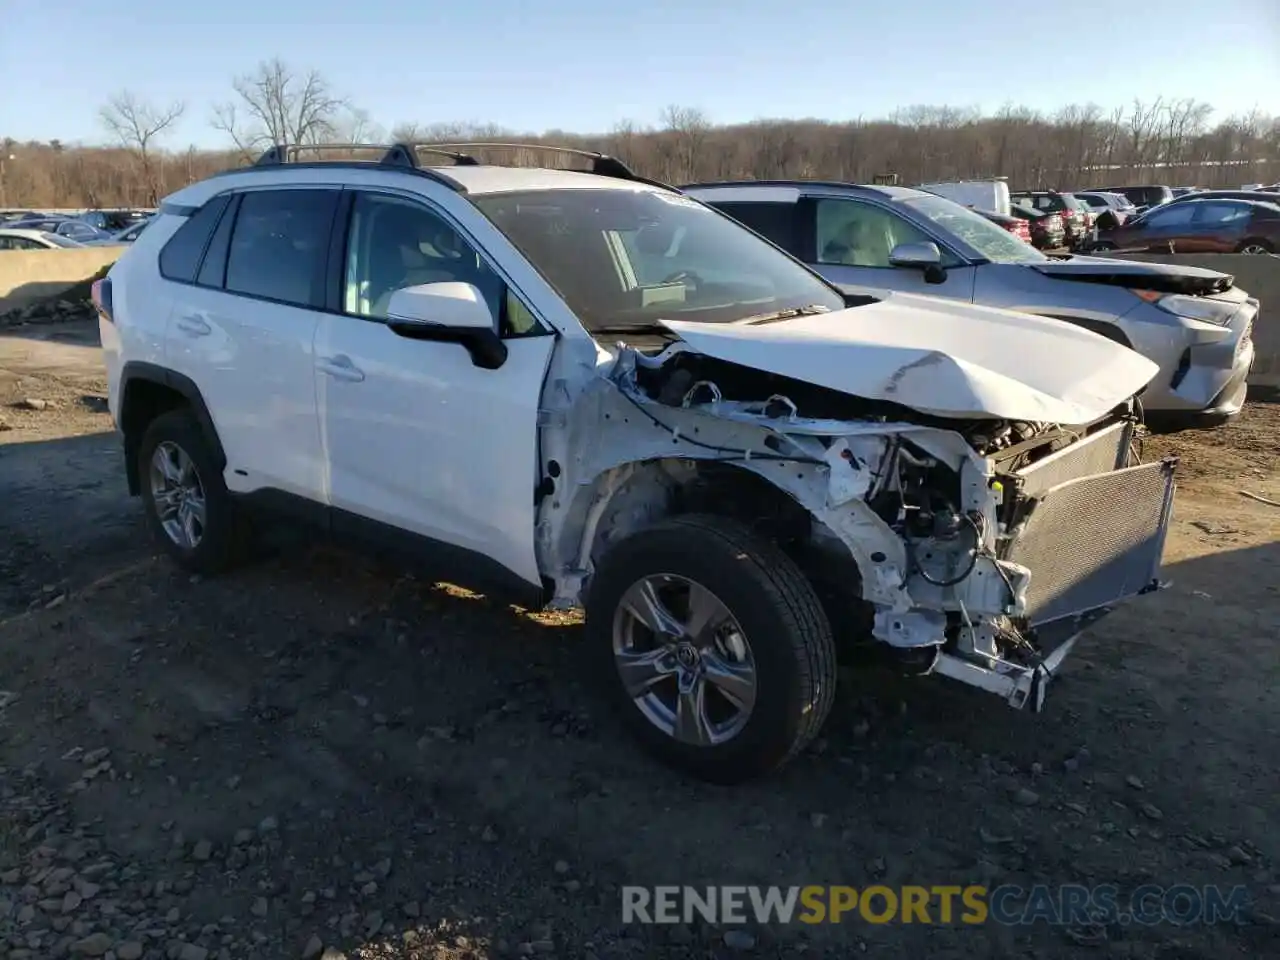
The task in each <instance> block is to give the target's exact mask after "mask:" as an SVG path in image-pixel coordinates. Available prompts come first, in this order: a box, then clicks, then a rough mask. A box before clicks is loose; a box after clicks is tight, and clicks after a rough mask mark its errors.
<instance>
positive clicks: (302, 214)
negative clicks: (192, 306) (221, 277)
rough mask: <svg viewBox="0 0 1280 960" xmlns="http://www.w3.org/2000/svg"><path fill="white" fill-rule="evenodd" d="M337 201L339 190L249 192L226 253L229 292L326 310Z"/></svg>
mask: <svg viewBox="0 0 1280 960" xmlns="http://www.w3.org/2000/svg"><path fill="white" fill-rule="evenodd" d="M338 197H339V192H338V191H337V190H315V189H305V190H259V191H253V192H250V193H245V194H244V195H243V196H242V197H241V199H240V208H239V210H238V211H237V212H236V218H235V226H234V228H233V229H232V232H231V241H230V245H229V247H228V250H227V272H226V281H225V283H224V286H225V288H226V290H227V292H228V293H239V294H244V295H246V296H250V297H261V298H262V299H264V300H275V301H277V302H279V303H288V304H293V305H294V306H300V307H321V306H323V305H324V288H325V262H326V259H327V257H328V252H329V231H330V229H331V228H332V226H333V215H334V210H335V209H336V207H337V203H338Z"/></svg>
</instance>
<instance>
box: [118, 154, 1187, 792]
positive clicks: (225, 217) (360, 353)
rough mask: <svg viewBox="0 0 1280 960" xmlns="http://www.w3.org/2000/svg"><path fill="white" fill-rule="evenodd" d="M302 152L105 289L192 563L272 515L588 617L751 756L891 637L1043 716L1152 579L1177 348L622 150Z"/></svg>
mask: <svg viewBox="0 0 1280 960" xmlns="http://www.w3.org/2000/svg"><path fill="white" fill-rule="evenodd" d="M421 149H423V148H420V147H416V146H414V145H397V146H395V147H392V148H391V149H390V150H388V151H387V153H386V155H385V156H384V157H383V158H382V159H381V160H379V161H365V162H355V161H345V160H332V161H328V162H291V161H292V160H293V159H294V157H295V154H294V152H293V151H292V150H289V149H284V148H276V149H273V150H272V151H269V152H268V154H267V155H265V156H264V157H263V159H262V160H261V161H260V162H259V163H258V164H257V165H255V166H253V167H250V168H246V169H239V170H232V171H228V172H226V173H224V174H220V175H218V176H215V177H211V178H210V179H207V180H204V181H202V182H200V183H196V184H193V185H191V186H189V187H186V188H184V189H182V190H180V191H179V192H177V193H176V194H174V195H172V196H170V197H168V198H167V199H166V200H165V201H164V204H163V206H162V207H161V209H160V212H159V214H158V215H157V217H156V218H155V220H153V221H152V224H151V226H149V227H148V228H147V230H146V231H145V232H144V233H143V234H142V235H141V236H140V237H139V238H138V240H137V242H136V243H135V244H134V245H133V247H132V248H131V249H130V250H128V251H127V252H126V253H125V254H124V255H123V256H122V257H121V258H120V260H119V261H118V262H117V263H116V264H115V266H114V267H113V268H112V270H111V272H110V274H109V276H108V277H107V278H106V279H105V280H103V281H101V282H100V283H99V284H98V287H97V290H96V291H95V299H96V301H97V303H98V307H99V312H100V315H101V332H102V343H103V346H104V348H105V356H106V363H107V368H108V373H109V377H110V406H111V413H112V416H113V417H114V419H115V422H116V424H117V426H118V428H119V430H120V432H121V434H122V436H123V442H124V449H125V454H126V463H125V465H126V470H127V474H128V481H129V488H130V490H131V492H132V493H134V494H135V495H138V494H140V495H141V497H142V499H143V502H144V504H145V506H146V511H147V516H148V519H149V523H150V525H151V526H152V528H153V529H154V532H155V534H156V535H157V537H158V538H159V541H160V542H161V543H162V544H163V545H164V547H165V548H166V549H167V550H168V552H169V553H170V554H172V556H173V557H174V558H175V559H176V560H177V561H178V562H179V563H180V564H182V565H183V566H184V567H186V568H188V569H191V570H195V571H202V572H214V571H217V570H220V569H223V568H225V567H227V566H228V565H229V564H230V563H231V562H232V561H233V560H234V559H236V558H238V557H240V556H242V553H241V548H242V547H243V545H244V544H245V541H246V532H247V529H248V524H247V522H246V518H248V517H250V516H253V515H257V514H259V511H261V510H263V509H265V510H267V511H270V512H272V513H274V514H291V515H293V516H295V517H299V516H300V517H302V518H305V519H309V520H312V521H314V522H315V523H316V524H318V525H319V526H321V527H322V528H324V529H325V530H327V531H329V532H330V533H332V534H333V535H335V536H338V537H341V538H344V539H347V538H355V539H359V540H361V541H364V542H366V543H370V544H373V545H380V546H392V545H393V546H398V547H400V548H403V550H402V553H403V555H404V556H406V557H413V558H415V559H416V560H424V561H426V562H427V563H429V564H433V566H431V567H430V568H429V569H432V570H434V571H435V572H437V573H440V574H442V575H443V576H446V577H448V578H449V579H451V580H454V581H457V582H460V583H466V584H471V585H475V586H479V587H481V588H487V589H493V590H501V589H503V588H508V589H511V590H513V591H514V595H513V596H512V599H518V600H520V601H522V602H524V603H526V604H528V603H531V602H532V603H542V604H549V605H553V606H556V607H559V608H571V607H575V606H578V605H582V606H584V607H585V608H586V613H587V631H586V636H585V639H584V641H583V642H584V643H585V644H586V645H587V647H588V652H589V655H590V656H592V657H595V658H598V660H599V666H600V668H601V672H600V677H601V683H602V685H603V688H604V689H605V690H607V691H608V694H609V696H610V697H611V698H612V699H613V700H614V701H616V704H617V705H618V706H619V707H620V708H621V710H622V715H623V716H624V717H625V718H626V720H627V722H628V724H629V725H630V726H631V727H632V729H633V730H634V731H635V732H636V734H637V736H638V737H639V738H640V739H641V740H642V741H643V742H644V743H645V744H646V745H647V746H648V747H649V748H650V749H652V750H653V751H654V752H655V753H657V754H658V755H659V756H660V757H661V758H663V759H664V760H666V761H667V762H669V763H671V764H673V765H675V766H677V767H679V768H682V769H684V770H687V771H691V772H693V773H695V774H697V775H699V776H702V777H705V778H708V779H711V780H715V781H720V782H733V781H738V780H742V779H745V778H747V777H751V776H754V775H757V774H760V773H763V772H765V771H767V770H770V769H772V768H774V767H776V766H778V765H779V764H781V763H782V762H784V761H786V760H787V759H788V758H789V757H791V756H793V755H795V753H796V752H797V751H799V750H800V749H801V748H802V747H803V746H804V745H805V744H806V743H807V742H808V741H809V740H810V739H811V738H812V737H813V736H814V734H815V733H816V732H817V731H818V729H819V728H820V727H821V726H822V723H823V721H824V720H825V718H826V716H827V713H828V711H829V709H830V706H831V703H832V698H833V696H834V693H835V686H836V661H837V654H838V653H840V654H841V655H843V653H844V652H845V651H846V650H847V649H848V648H850V647H852V646H856V645H857V644H859V643H865V644H868V645H871V646H874V647H876V648H878V649H882V650H884V651H886V652H890V653H892V654H893V655H894V656H895V658H896V660H897V662H898V663H900V664H901V666H902V667H903V669H906V670H910V671H912V672H915V673H929V672H936V673H940V674H943V675H945V676H949V677H952V678H955V679H958V680H961V681H963V682H965V683H969V684H973V685H976V686H978V687H981V688H984V689H987V690H989V691H991V692H993V693H996V694H998V695H999V696H1001V697H1003V698H1005V699H1006V700H1008V701H1009V702H1010V703H1011V704H1012V705H1013V706H1015V707H1022V706H1024V705H1026V704H1027V703H1030V704H1031V705H1032V708H1033V709H1036V710H1038V709H1040V707H1041V705H1042V702H1043V696H1044V688H1045V684H1046V682H1047V681H1048V679H1049V677H1050V675H1051V674H1052V673H1053V671H1054V669H1055V668H1056V667H1057V665H1058V664H1059V663H1060V662H1061V660H1062V658H1063V657H1064V656H1065V654H1066V652H1067V651H1068V650H1069V649H1070V647H1071V645H1072V643H1073V642H1074V640H1075V637H1076V636H1077V635H1078V634H1079V631H1080V629H1081V627H1082V625H1083V624H1084V623H1086V622H1087V621H1088V620H1090V619H1091V618H1093V617H1095V616H1096V615H1098V614H1099V613H1101V612H1104V611H1105V610H1106V609H1107V608H1109V607H1110V606H1111V605H1112V604H1114V603H1115V602H1116V601H1118V600H1121V599H1123V598H1126V597H1129V596H1132V595H1134V594H1138V593H1142V592H1145V591H1146V590H1147V589H1149V588H1151V587H1152V586H1153V585H1155V582H1156V581H1155V578H1156V575H1157V572H1158V569H1159V562H1160V553H1161V547H1162V543H1163V538H1164V533H1165V529H1166V526H1167V524H1168V518H1169V510H1170V503H1171V499H1172V490H1173V479H1172V474H1173V465H1172V463H1171V462H1169V461H1163V462H1158V463H1151V464H1147V465H1136V463H1137V457H1136V455H1135V452H1134V451H1135V448H1136V445H1135V444H1134V443H1133V439H1134V433H1135V430H1136V429H1137V425H1138V419H1139V416H1138V414H1137V413H1135V410H1136V406H1135V404H1134V402H1133V401H1132V397H1133V395H1134V394H1135V393H1137V392H1138V391H1139V390H1140V389H1141V388H1142V387H1143V386H1144V385H1145V384H1146V383H1147V381H1148V380H1149V379H1150V378H1151V376H1152V375H1153V373H1154V372H1155V370H1156V368H1155V365H1154V364H1152V363H1151V362H1149V361H1148V360H1145V359H1144V358H1142V357H1141V356H1139V355H1138V354H1136V353H1133V352H1132V351H1130V350H1128V349H1126V348H1124V347H1121V346H1118V345H1116V344H1115V343H1113V342H1111V341H1110V340H1107V339H1105V338H1103V337H1100V336H1097V335H1095V334H1093V333H1090V332H1088V331H1085V330H1082V329H1079V328H1076V327H1072V326H1069V325H1066V324H1062V323H1059V322H1058V321H1054V320H1048V319H1042V318H1037V317H1028V316H1022V315H1018V314H1012V313H1007V312H1005V311H1000V310H993V309H988V308H983V307H977V306H973V305H970V304H961V303H955V302H949V301H942V300H935V299H932V298H926V297H919V296H913V295H909V294H889V295H887V296H885V297H884V298H883V299H879V300H872V299H871V298H868V297H853V296H849V295H846V294H842V293H841V292H840V291H839V290H838V289H837V288H835V287H833V286H831V285H830V284H828V283H827V282H826V281H825V280H823V279H822V278H820V277H819V276H818V275H817V274H815V273H813V272H812V271H811V270H809V269H808V268H807V267H805V266H803V265H802V264H800V263H799V262H798V261H796V260H795V259H793V258H791V257H790V256H788V255H786V254H784V253H783V252H781V251H780V250H779V249H778V248H777V247H775V246H773V245H772V244H770V243H769V242H767V241H766V240H764V239H762V238H761V237H759V236H758V235H757V234H755V233H753V232H751V231H750V230H748V229H746V228H745V227H742V226H740V225H739V224H737V223H736V222H735V221H733V220H730V219H729V218H727V217H725V216H724V215H722V214H720V213H717V212H716V211H714V210H713V209H711V208H710V207H708V206H706V205H704V204H702V203H699V202H697V201H695V200H692V199H690V198H688V197H686V196H684V195H682V194H681V193H680V192H678V191H676V190H674V189H672V188H669V187H665V186H663V185H661V184H655V183H652V182H649V181H646V180H643V179H642V178H640V177H637V176H635V175H634V174H632V173H631V172H630V171H629V170H627V168H626V167H625V166H623V165H622V164H620V163H619V162H617V161H616V160H613V159H611V158H608V157H603V156H600V155H595V154H588V155H585V156H587V157H588V158H589V159H590V160H591V161H592V172H578V171H569V170H559V169H528V168H517V167H503V166H496V165H481V164H479V163H477V162H475V161H474V160H473V159H472V158H471V157H470V156H469V155H467V154H463V153H459V152H457V151H458V150H461V149H473V147H471V146H467V145H452V146H451V147H449V148H447V149H446V148H444V147H440V146H437V147H434V148H430V150H429V152H430V153H432V154H434V155H441V154H447V155H448V156H447V159H448V161H449V162H450V165H447V166H437V167H430V168H428V167H423V166H421V165H420V163H419V160H418V155H419V152H420V150H421Z"/></svg>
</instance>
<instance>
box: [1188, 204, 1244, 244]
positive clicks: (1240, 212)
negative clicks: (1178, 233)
mask: <svg viewBox="0 0 1280 960" xmlns="http://www.w3.org/2000/svg"><path fill="white" fill-rule="evenodd" d="M1187 205H1188V206H1193V207H1195V208H1196V211H1195V216H1194V217H1193V218H1192V221H1191V227H1192V232H1191V233H1189V234H1188V236H1187V238H1186V239H1185V240H1183V241H1181V242H1180V243H1179V244H1178V252H1179V253H1234V252H1235V250H1236V248H1237V247H1238V246H1239V245H1240V242H1241V241H1242V240H1244V239H1245V236H1246V235H1247V234H1248V232H1249V223H1250V220H1251V215H1252V213H1253V209H1252V208H1251V207H1250V206H1249V204H1247V203H1242V202H1239V201H1233V200H1211V201H1205V202H1203V203H1194V204H1187Z"/></svg>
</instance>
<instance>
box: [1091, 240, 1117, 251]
mask: <svg viewBox="0 0 1280 960" xmlns="http://www.w3.org/2000/svg"><path fill="white" fill-rule="evenodd" d="M1115 248H1116V245H1115V244H1114V243H1112V242H1111V241H1110V240H1099V241H1097V242H1096V243H1095V244H1094V245H1093V249H1094V251H1102V250H1114V249H1115Z"/></svg>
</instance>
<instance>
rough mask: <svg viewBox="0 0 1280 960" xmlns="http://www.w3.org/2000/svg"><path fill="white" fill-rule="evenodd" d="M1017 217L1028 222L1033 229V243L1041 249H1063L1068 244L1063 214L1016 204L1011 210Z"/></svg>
mask: <svg viewBox="0 0 1280 960" xmlns="http://www.w3.org/2000/svg"><path fill="white" fill-rule="evenodd" d="M1009 212H1010V213H1012V214H1013V215H1014V216H1015V217H1017V218H1018V219H1020V220H1025V221H1026V222H1027V229H1028V230H1030V231H1031V244H1032V246H1034V247H1036V248H1037V249H1040V250H1061V249H1062V248H1063V247H1065V246H1066V244H1067V228H1066V226H1064V225H1063V222H1062V214H1060V213H1045V212H1043V211H1041V210H1032V209H1031V208H1030V207H1024V206H1021V205H1019V204H1016V203H1015V204H1014V205H1013V207H1012V208H1011V209H1010V211H1009Z"/></svg>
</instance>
